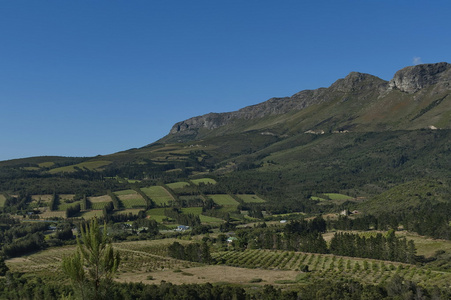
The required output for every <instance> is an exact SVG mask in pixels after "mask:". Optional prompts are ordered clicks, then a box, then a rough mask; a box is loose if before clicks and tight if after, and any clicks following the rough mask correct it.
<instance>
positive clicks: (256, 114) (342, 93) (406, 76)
mask: <svg viewBox="0 0 451 300" xmlns="http://www.w3.org/2000/svg"><path fill="white" fill-rule="evenodd" d="M450 83H451V64H449V63H446V62H441V63H436V64H422V65H416V66H409V67H405V68H403V69H401V70H399V71H397V72H396V73H395V75H394V77H393V78H392V79H391V80H390V81H385V80H383V79H380V78H379V77H377V76H374V75H371V74H366V73H359V72H351V73H349V74H348V75H347V76H346V77H344V78H341V79H338V80H337V81H335V82H334V83H333V84H332V85H330V86H329V87H328V88H318V89H315V90H303V91H300V92H298V93H296V94H294V95H292V96H290V97H282V98H270V99H269V100H267V101H264V102H262V103H259V104H255V105H251V106H247V107H244V108H242V109H239V110H237V111H233V112H225V113H208V114H205V115H201V116H196V117H192V118H189V119H187V120H184V121H181V122H177V123H176V124H174V126H173V127H172V128H171V130H170V132H169V134H168V136H166V137H164V138H163V139H162V141H172V142H174V141H185V140H187V139H188V140H191V139H193V140H196V139H200V138H202V137H203V136H205V134H206V132H208V131H212V130H214V129H218V128H220V127H224V126H227V125H232V126H233V124H236V123H238V122H240V121H253V123H255V122H258V121H259V120H258V119H262V118H265V117H271V116H280V115H283V114H290V113H296V112H300V111H302V110H305V109H307V108H309V107H311V106H313V105H321V104H324V103H330V104H332V102H333V101H334V100H339V101H341V102H346V101H348V100H349V99H351V98H355V99H354V102H356V105H357V103H359V102H362V101H365V100H368V101H367V102H373V104H374V105H375V104H377V103H376V102H381V103H383V102H384V101H385V102H388V103H385V104H384V105H386V106H387V107H390V105H392V106H393V107H392V108H393V109H394V110H396V109H398V108H397V106H403V105H404V106H406V105H408V104H400V103H395V102H396V101H399V100H400V99H404V101H407V102H409V101H410V102H412V101H411V100H415V101H416V103H411V104H413V105H416V106H418V107H419V109H420V110H421V109H424V107H421V106H428V105H430V103H426V102H427V99H425V98H428V99H429V98H431V97H433V96H434V95H436V97H437V99H440V98H441V97H442V98H443V99H445V98H446V97H447V95H448V94H449V92H450V91H451V84H450ZM431 87H432V89H431ZM399 92H401V94H398V93H399ZM442 94H446V95H442ZM391 98H396V99H395V100H392V99H391ZM437 99H434V100H433V101H436V100H437ZM375 100H377V101H375ZM422 101H424V102H425V104H424V105H423V104H422V103H420V102H422ZM390 103H392V104H390ZM387 107H386V108H387ZM349 112H350V114H351V113H352V111H351V110H350V111H349ZM413 113H414V112H413ZM329 117H331V116H329ZM358 117H360V116H357V115H353V116H350V117H349V118H348V119H350V118H352V119H357V118H358ZM367 118H369V119H371V117H368V116H367ZM326 119H327V118H325V120H326ZM348 123H349V122H348ZM382 123H383V124H382V125H383V126H380V128H381V129H384V130H385V128H390V126H387V124H386V122H385V123H384V122H382ZM442 123H443V122H442ZM355 125H358V124H347V125H346V124H344V125H343V126H344V127H356V126H355ZM423 125H424V124H422V125H421V126H423ZM428 125H430V126H433V124H428ZM428 125H425V126H428ZM441 125H442V126H434V127H443V124H441ZM343 126H342V127H343ZM425 126H423V127H425ZM338 127H340V126H338ZM338 127H337V128H335V129H340V128H338ZM446 127H447V128H448V127H449V124H448V125H447V126H446ZM410 128H418V126H415V125H414V126H406V124H404V125H403V126H401V127H399V128H395V129H410ZM303 129H305V130H309V129H312V128H308V126H307V125H306V127H305V128H303ZM371 130H376V129H375V128H374V126H373V128H372V129H371ZM202 131H203V132H202ZM232 131H233V129H232Z"/></svg>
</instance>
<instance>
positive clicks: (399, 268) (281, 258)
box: [212, 250, 451, 287]
mask: <svg viewBox="0 0 451 300" xmlns="http://www.w3.org/2000/svg"><path fill="white" fill-rule="evenodd" d="M212 256H213V257H214V258H215V259H216V260H218V261H220V262H222V263H223V264H225V265H229V266H235V267H241V268H259V269H271V270H294V271H299V270H300V269H301V267H302V266H308V270H309V271H310V272H309V273H306V274H304V275H305V276H306V277H313V278H314V277H317V278H324V277H329V278H337V277H341V278H347V279H354V280H357V281H360V282H362V283H367V284H379V283H384V282H386V281H387V280H389V279H390V278H392V277H393V276H394V275H400V276H402V277H404V278H406V279H408V280H413V281H415V282H418V283H420V284H422V285H425V286H433V285H437V286H442V287H443V286H447V285H448V284H449V281H450V280H451V273H446V272H439V271H432V270H429V269H424V268H421V267H417V266H415V265H410V264H401V263H395V262H389V261H380V260H374V259H361V258H353V257H340V256H333V255H327V254H313V253H303V252H292V251H270V250H245V251H223V252H216V253H212ZM307 274H308V275H307ZM297 280H298V281H301V280H302V276H299V277H298V278H297ZM293 283H295V282H293Z"/></svg>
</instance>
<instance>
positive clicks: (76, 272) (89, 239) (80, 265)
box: [62, 218, 120, 299]
mask: <svg viewBox="0 0 451 300" xmlns="http://www.w3.org/2000/svg"><path fill="white" fill-rule="evenodd" d="M80 232H81V240H80V239H79V238H78V237H77V251H76V252H75V253H74V254H73V255H72V256H69V257H65V258H64V259H63V263H62V268H63V271H64V273H66V275H68V276H69V278H70V279H71V281H72V284H73V285H74V287H75V290H77V291H80V293H81V297H82V299H106V298H107V291H108V286H109V285H110V283H111V281H112V278H113V275H114V274H115V273H116V271H117V269H118V266H119V262H120V256H119V253H118V252H117V251H114V250H113V247H112V246H111V242H110V241H109V239H108V237H107V234H106V228H104V230H103V233H101V231H100V228H99V225H98V222H97V219H95V218H94V219H93V220H92V221H91V223H90V224H86V226H84V228H83V226H82V227H81V228H80Z"/></svg>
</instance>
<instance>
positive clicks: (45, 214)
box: [40, 210, 66, 219]
mask: <svg viewBox="0 0 451 300" xmlns="http://www.w3.org/2000/svg"><path fill="white" fill-rule="evenodd" d="M40 216H41V218H42V219H48V218H65V217H66V212H65V211H50V210H46V211H44V212H42V213H41V214H40Z"/></svg>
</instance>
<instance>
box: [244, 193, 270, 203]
mask: <svg viewBox="0 0 451 300" xmlns="http://www.w3.org/2000/svg"><path fill="white" fill-rule="evenodd" d="M237 197H238V198H240V199H241V200H243V201H244V203H265V202H266V201H265V200H263V199H262V198H260V197H259V196H257V195H255V194H239V195H237Z"/></svg>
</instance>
